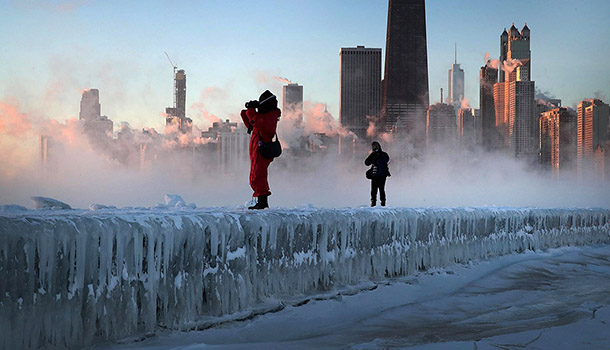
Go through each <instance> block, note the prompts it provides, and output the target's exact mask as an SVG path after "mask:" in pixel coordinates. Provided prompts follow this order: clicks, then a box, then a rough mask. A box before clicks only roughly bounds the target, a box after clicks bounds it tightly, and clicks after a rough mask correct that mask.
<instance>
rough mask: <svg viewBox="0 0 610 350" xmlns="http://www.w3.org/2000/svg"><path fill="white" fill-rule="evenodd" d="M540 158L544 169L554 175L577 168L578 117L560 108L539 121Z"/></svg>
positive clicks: (552, 110)
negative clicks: (549, 170)
mask: <svg viewBox="0 0 610 350" xmlns="http://www.w3.org/2000/svg"><path fill="white" fill-rule="evenodd" d="M539 124H540V126H539V130H540V131H539V132H540V137H539V156H540V164H541V165H542V167H543V168H546V169H551V170H552V171H553V172H554V173H558V172H559V171H560V170H567V169H571V168H573V167H575V166H576V115H575V114H573V113H571V112H570V111H569V110H568V109H567V108H563V107H558V108H554V109H551V110H549V111H546V112H543V113H542V115H541V117H540V119H539Z"/></svg>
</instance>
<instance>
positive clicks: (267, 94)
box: [258, 90, 275, 104]
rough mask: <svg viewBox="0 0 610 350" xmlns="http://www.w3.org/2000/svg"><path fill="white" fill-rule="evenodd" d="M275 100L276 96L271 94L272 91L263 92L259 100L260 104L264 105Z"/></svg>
mask: <svg viewBox="0 0 610 350" xmlns="http://www.w3.org/2000/svg"><path fill="white" fill-rule="evenodd" d="M273 99H275V95H274V94H273V93H271V91H269V90H265V92H263V93H262V94H261V96H260V97H259V98H258V103H260V104H263V103H265V102H267V101H271V100H273Z"/></svg>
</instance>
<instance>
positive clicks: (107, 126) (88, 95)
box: [78, 89, 113, 148]
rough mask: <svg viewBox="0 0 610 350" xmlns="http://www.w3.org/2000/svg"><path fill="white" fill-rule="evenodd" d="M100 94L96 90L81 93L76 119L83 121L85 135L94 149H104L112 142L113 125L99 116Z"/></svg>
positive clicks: (100, 108)
mask: <svg viewBox="0 0 610 350" xmlns="http://www.w3.org/2000/svg"><path fill="white" fill-rule="evenodd" d="M101 111H102V107H101V104H100V92H99V90H98V89H88V90H85V91H83V94H82V97H81V100H80V111H79V113H78V119H80V120H84V121H85V125H84V131H85V135H87V138H88V139H89V142H90V143H91V144H92V145H93V146H94V147H100V148H101V147H105V146H107V144H108V143H109V142H110V141H111V140H112V132H113V123H112V120H110V119H108V117H107V116H105V115H104V116H103V115H101Z"/></svg>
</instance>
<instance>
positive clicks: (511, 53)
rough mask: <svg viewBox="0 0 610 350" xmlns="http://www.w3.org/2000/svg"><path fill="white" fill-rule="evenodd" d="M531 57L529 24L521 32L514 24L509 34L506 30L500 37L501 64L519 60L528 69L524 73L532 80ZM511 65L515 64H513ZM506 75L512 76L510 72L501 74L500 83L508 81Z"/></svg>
mask: <svg viewBox="0 0 610 350" xmlns="http://www.w3.org/2000/svg"><path fill="white" fill-rule="evenodd" d="M531 56H532V54H531V51H530V29H529V28H528V26H527V24H525V25H524V26H523V29H521V32H519V30H518V29H517V27H515V24H514V23H513V25H512V26H511V27H510V29H509V31H508V32H507V31H506V28H504V32H502V34H501V35H500V64H503V63H504V62H505V61H507V60H508V61H509V62H511V61H512V60H515V59H516V60H519V61H520V62H521V64H522V65H523V66H525V67H526V68H525V69H524V70H523V71H522V72H523V73H526V74H527V80H531V72H530V64H529V60H530V59H531ZM511 64H513V63H512V62H511ZM506 74H510V72H500V80H499V82H500V83H502V82H505V81H507V80H508V79H506Z"/></svg>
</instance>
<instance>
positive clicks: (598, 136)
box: [576, 99, 610, 171]
mask: <svg viewBox="0 0 610 350" xmlns="http://www.w3.org/2000/svg"><path fill="white" fill-rule="evenodd" d="M609 119H610V106H609V105H608V104H606V103H604V102H603V101H601V100H598V99H586V100H584V101H582V102H580V103H579V104H578V118H577V127H576V130H577V140H576V142H577V162H578V169H579V171H582V170H583V168H584V167H589V166H591V164H590V162H591V161H592V158H593V152H595V150H596V148H597V147H598V146H600V147H605V146H606V144H607V143H608V141H609V140H610V139H609V137H610V135H609V132H608V128H609V126H610V125H609V124H610V120H609Z"/></svg>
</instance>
